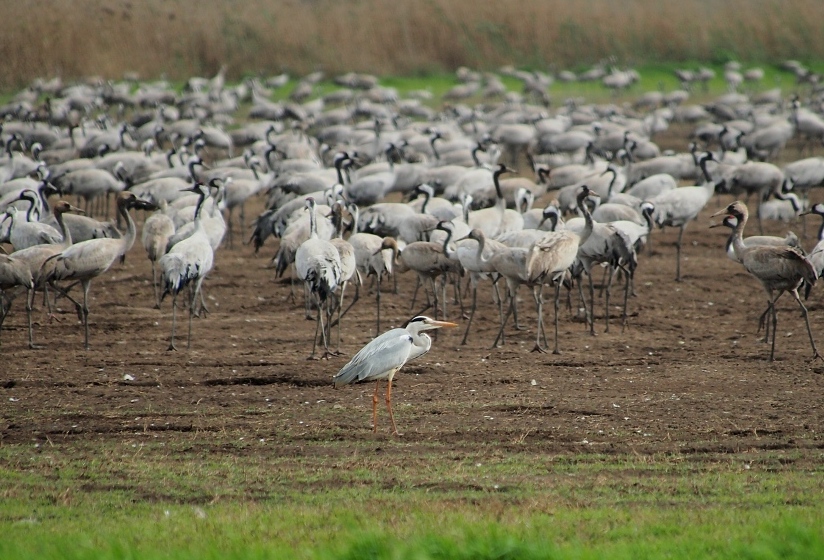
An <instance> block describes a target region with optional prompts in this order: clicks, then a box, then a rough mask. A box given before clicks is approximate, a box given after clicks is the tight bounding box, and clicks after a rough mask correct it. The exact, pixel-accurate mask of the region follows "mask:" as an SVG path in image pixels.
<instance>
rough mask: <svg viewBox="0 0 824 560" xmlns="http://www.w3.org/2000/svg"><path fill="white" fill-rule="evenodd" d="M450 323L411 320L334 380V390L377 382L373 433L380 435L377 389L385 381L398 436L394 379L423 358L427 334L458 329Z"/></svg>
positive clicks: (382, 337) (379, 340)
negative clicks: (404, 369) (440, 330)
mask: <svg viewBox="0 0 824 560" xmlns="http://www.w3.org/2000/svg"><path fill="white" fill-rule="evenodd" d="M457 326H458V325H457V324H455V323H450V322H448V321H436V320H434V319H430V318H429V317H426V316H424V315H418V316H417V317H414V318H412V319H411V320H410V321H409V322H408V323H407V324H406V327H405V328H396V329H392V330H390V331H387V332H385V333H383V334H382V335H380V336H379V337H377V338H374V339H373V340H372V341H371V342H370V343H369V344H367V345H366V346H364V347H363V348H361V349H360V351H359V352H358V353H357V354H355V356H354V357H353V358H352V360H350V362H349V363H348V364H346V365H345V366H343V367H342V368H341V370H340V371H339V372H338V373H337V375H335V376H334V377H333V378H332V384H333V385H334V387H335V388H338V387H340V386H341V385H347V384H349V383H356V382H359V381H375V392H374V393H373V395H372V431H373V432H377V431H378V423H377V420H378V386H379V385H380V382H381V380H382V379H386V409H387V410H388V411H389V420H391V422H392V433H393V434H394V435H397V434H398V428H397V426H396V425H395V417H394V416H393V415H392V378H393V377H394V376H395V374H396V373H397V372H398V370H399V369H401V368H402V367H403V366H404V364H406V362H408V361H410V360H414V359H415V358H418V357H420V356H423V355H424V354H426V353H427V352H429V349H430V348H431V347H432V339H431V338H429V335H427V334H426V333H425V332H424V331H428V330H432V329H440V328H442V327H457Z"/></svg>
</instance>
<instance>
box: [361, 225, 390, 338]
mask: <svg viewBox="0 0 824 560" xmlns="http://www.w3.org/2000/svg"><path fill="white" fill-rule="evenodd" d="M348 241H349V243H350V244H351V245H352V247H353V248H354V250H355V262H356V265H357V268H358V272H359V273H360V276H361V279H362V278H363V276H371V275H373V274H374V275H375V284H376V287H375V309H376V320H377V325H376V329H375V336H378V333H379V332H380V331H381V278H382V277H383V275H384V273H386V274H392V273H393V268H394V265H395V261H396V260H397V258H398V253H399V252H400V249H398V242H397V241H395V239H394V238H392V237H380V236H377V235H375V234H373V233H353V234H352V235H350V236H349V239H348ZM356 289H358V290H359V289H360V286H357V287H356ZM356 297H357V296H356Z"/></svg>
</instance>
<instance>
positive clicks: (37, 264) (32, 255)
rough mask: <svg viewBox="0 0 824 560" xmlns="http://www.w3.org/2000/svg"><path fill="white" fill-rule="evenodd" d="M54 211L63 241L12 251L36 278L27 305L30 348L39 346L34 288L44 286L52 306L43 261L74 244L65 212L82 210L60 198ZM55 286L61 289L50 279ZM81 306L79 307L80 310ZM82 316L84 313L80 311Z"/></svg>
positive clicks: (47, 298) (46, 297)
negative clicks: (33, 318)
mask: <svg viewBox="0 0 824 560" xmlns="http://www.w3.org/2000/svg"><path fill="white" fill-rule="evenodd" d="M52 212H53V213H54V218H55V220H56V222H57V225H58V227H59V228H60V232H61V233H62V234H63V241H62V243H43V244H41V245H33V246H31V247H27V248H25V249H20V250H19V251H15V252H14V253H12V256H13V257H14V258H15V259H16V260H17V261H21V262H23V263H25V264H26V266H27V267H28V268H29V272H30V274H31V276H32V278H33V280H34V284H33V289H32V291H31V292H30V293H29V301H28V305H27V307H26V313H27V315H28V323H29V348H31V349H34V348H38V346H36V345H35V344H34V333H33V332H32V327H31V323H32V321H31V311H32V310H31V307H32V303H33V299H32V298H33V297H34V290H35V289H37V288H41V287H42V288H43V290H44V293H45V294H46V296H45V299H46V302H47V303H48V304H49V306H51V300H49V297H48V291H47V290H48V289H47V281H46V279H45V278H46V276H47V273H46V271H44V270H41V267H42V266H43V263H44V262H45V261H46V259H48V258H49V257H51V256H54V255H56V254H58V253H60V252H61V251H63V250H65V249H66V248H67V247H70V246H71V244H72V232H71V229H70V228H69V227H68V225H67V224H66V223H65V217H64V216H63V214H65V213H66V212H82V210H80V208H76V207H74V206H72V205H71V204H69V203H68V202H66V201H65V200H60V201H58V202H57V204H55V205H54V209H53V210H52ZM49 282H50V283H51V285H52V287H54V289H55V291H61V290H59V289H58V288H57V286H55V285H54V282H53V281H49ZM79 310H80V308H79V307H78V311H79ZM78 314H79V315H80V316H82V313H78Z"/></svg>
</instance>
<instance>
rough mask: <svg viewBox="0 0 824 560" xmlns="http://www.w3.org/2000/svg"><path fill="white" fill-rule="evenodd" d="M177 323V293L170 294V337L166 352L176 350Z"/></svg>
mask: <svg viewBox="0 0 824 560" xmlns="http://www.w3.org/2000/svg"><path fill="white" fill-rule="evenodd" d="M176 323H177V291H176V290H175V291H174V292H173V293H172V336H171V338H170V339H169V347H168V348H167V349H166V350H177V347H176V346H175V325H176Z"/></svg>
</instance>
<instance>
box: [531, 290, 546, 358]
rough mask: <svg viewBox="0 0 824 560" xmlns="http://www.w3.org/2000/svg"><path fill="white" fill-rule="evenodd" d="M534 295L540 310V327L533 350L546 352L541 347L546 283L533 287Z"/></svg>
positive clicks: (536, 305)
mask: <svg viewBox="0 0 824 560" xmlns="http://www.w3.org/2000/svg"><path fill="white" fill-rule="evenodd" d="M532 297H533V298H534V299H535V307H536V308H537V311H538V328H537V332H536V333H535V347H534V348H533V349H532V351H533V352H540V353H542V354H546V350H545V349H544V348H543V347H541V333H542V332H543V330H544V284H543V282H540V283H539V284H538V285H537V286H533V287H532Z"/></svg>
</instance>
